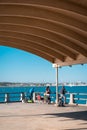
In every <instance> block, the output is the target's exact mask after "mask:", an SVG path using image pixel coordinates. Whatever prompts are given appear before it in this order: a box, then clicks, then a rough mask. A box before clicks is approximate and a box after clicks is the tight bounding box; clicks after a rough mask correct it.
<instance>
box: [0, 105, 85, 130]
mask: <svg viewBox="0 0 87 130" xmlns="http://www.w3.org/2000/svg"><path fill="white" fill-rule="evenodd" d="M0 130H87V107H86V106H85V107H84V106H66V107H56V106H54V105H48V104H39V103H31V104H29V103H8V104H0Z"/></svg>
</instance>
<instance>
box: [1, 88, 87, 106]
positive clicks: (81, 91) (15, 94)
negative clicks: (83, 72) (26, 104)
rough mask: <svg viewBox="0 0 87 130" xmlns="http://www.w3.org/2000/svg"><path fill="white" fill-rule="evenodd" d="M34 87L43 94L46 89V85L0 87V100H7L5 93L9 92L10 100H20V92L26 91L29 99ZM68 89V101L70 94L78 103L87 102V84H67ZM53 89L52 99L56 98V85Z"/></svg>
mask: <svg viewBox="0 0 87 130" xmlns="http://www.w3.org/2000/svg"><path fill="white" fill-rule="evenodd" d="M31 88H34V92H37V93H38V92H39V93H41V96H43V94H44V93H45V91H46V87H45V86H39V87H37V86H33V87H30V86H29V87H25V86H24V87H9V86H8V87H7V86H6V87H0V102H5V93H8V94H9V102H17V101H20V94H21V93H25V96H26V98H27V99H29V95H30V89H31ZM65 89H66V94H65V96H66V103H67V104H68V103H69V101H70V94H73V95H74V103H76V104H87V86H65ZM50 90H51V95H50V97H51V101H52V102H55V100H56V87H55V86H50ZM60 90H61V86H59V87H58V93H60Z"/></svg>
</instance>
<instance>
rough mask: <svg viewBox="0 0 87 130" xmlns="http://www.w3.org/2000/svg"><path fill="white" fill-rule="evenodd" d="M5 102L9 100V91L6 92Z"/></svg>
mask: <svg viewBox="0 0 87 130" xmlns="http://www.w3.org/2000/svg"><path fill="white" fill-rule="evenodd" d="M5 102H6V103H7V102H9V94H8V93H5Z"/></svg>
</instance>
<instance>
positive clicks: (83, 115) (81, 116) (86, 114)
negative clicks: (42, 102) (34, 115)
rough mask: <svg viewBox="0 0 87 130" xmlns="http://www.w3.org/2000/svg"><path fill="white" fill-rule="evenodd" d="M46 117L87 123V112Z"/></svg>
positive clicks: (53, 114) (55, 114) (54, 114)
mask: <svg viewBox="0 0 87 130" xmlns="http://www.w3.org/2000/svg"><path fill="white" fill-rule="evenodd" d="M46 115H51V116H52V118H53V116H54V117H66V118H71V119H74V120H85V121H87V111H79V112H67V113H48V114H46Z"/></svg>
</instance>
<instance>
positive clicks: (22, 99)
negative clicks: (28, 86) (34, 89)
mask: <svg viewBox="0 0 87 130" xmlns="http://www.w3.org/2000/svg"><path fill="white" fill-rule="evenodd" d="M24 100H25V95H24V93H21V95H20V101H22V103H24Z"/></svg>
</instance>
